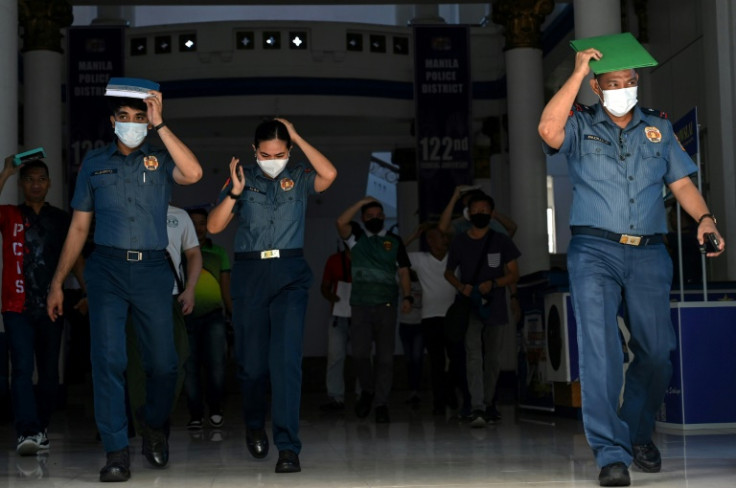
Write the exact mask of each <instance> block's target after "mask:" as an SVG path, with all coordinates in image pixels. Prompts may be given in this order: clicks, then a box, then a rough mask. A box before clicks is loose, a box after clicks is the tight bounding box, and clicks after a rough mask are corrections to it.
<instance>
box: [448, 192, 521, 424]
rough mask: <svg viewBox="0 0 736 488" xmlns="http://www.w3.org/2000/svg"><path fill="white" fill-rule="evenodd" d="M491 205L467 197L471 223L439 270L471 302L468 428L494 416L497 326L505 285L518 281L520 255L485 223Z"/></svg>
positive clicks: (503, 315) (503, 319)
mask: <svg viewBox="0 0 736 488" xmlns="http://www.w3.org/2000/svg"><path fill="white" fill-rule="evenodd" d="M494 207H495V205H494V202H493V199H492V198H491V197H489V196H488V195H485V194H478V195H474V196H473V197H472V198H471V199H470V201H469V202H468V209H469V214H470V222H471V224H473V225H472V227H471V228H470V229H469V230H468V231H467V232H465V233H463V234H459V235H457V236H456V237H455V239H454V240H453V241H452V244H451V246H450V254H449V256H448V258H447V269H446V270H445V279H447V281H449V282H450V284H451V285H452V286H454V287H455V289H456V290H457V292H458V293H460V294H462V295H465V296H466V297H470V299H471V302H472V303H473V306H472V307H471V313H470V319H469V323H468V328H467V331H466V333H465V355H466V364H467V378H468V389H469V390H470V400H471V405H472V412H471V417H470V419H469V420H470V424H471V426H472V427H483V426H485V425H486V423H492V422H493V419H494V418H498V416H497V415H495V413H496V406H495V404H494V401H493V397H494V395H495V392H496V381H497V380H498V374H499V370H500V363H499V355H500V352H501V346H502V344H501V338H502V332H503V329H502V327H501V326H503V325H506V324H507V323H508V313H507V311H506V310H507V308H506V290H505V287H507V286H509V285H511V284H513V283H516V281H517V280H518V279H519V267H518V264H517V262H516V260H517V258H518V257H519V256H520V255H521V253H520V252H519V250H518V249H517V248H516V246H515V245H514V243H513V242H512V241H511V239H510V238H509V237H508V236H505V235H503V234H501V233H499V232H495V231H493V230H492V229H491V228H490V227H489V223H490V221H491V218H492V217H493V210H494Z"/></svg>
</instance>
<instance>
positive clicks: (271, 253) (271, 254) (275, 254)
mask: <svg viewBox="0 0 736 488" xmlns="http://www.w3.org/2000/svg"><path fill="white" fill-rule="evenodd" d="M279 257H281V256H280V255H279V250H278V249H269V250H268V251H261V259H273V258H279Z"/></svg>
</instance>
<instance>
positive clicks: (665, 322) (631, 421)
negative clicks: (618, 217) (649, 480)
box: [567, 235, 676, 467]
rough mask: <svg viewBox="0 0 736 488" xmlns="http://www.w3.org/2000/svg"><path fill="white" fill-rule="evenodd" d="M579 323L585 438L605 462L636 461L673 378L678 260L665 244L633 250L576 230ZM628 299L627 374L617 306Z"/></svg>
mask: <svg viewBox="0 0 736 488" xmlns="http://www.w3.org/2000/svg"><path fill="white" fill-rule="evenodd" d="M567 264H568V270H569V273H570V288H571V293H572V300H573V307H574V310H575V319H576V321H577V323H578V348H579V350H580V382H581V388H582V403H583V405H582V406H583V425H584V428H585V435H586V437H587V439H588V443H589V444H590V447H591V448H592V449H593V452H594V454H595V457H596V461H597V463H598V466H599V467H603V466H605V465H607V464H611V463H614V462H623V463H624V464H627V465H628V464H630V463H631V460H632V448H631V445H632V444H641V443H645V442H647V441H649V440H650V439H651V436H652V432H654V421H655V414H656V412H657V410H658V409H659V407H660V405H661V404H662V399H663V398H664V393H665V390H666V388H667V386H668V385H669V380H670V376H671V375H672V364H671V363H670V353H671V352H672V351H673V350H674V348H675V345H676V342H675V334H674V330H673V328H672V322H671V319H670V287H671V283H672V261H671V260H670V257H669V255H668V254H667V250H666V249H665V246H664V245H662V244H655V245H650V246H643V247H634V246H627V245H623V244H619V243H617V242H613V241H609V240H606V239H602V238H599V237H592V236H584V235H576V236H573V238H572V240H571V241H570V246H569V248H568V255H567ZM622 299H623V304H624V311H625V315H626V317H627V318H628V323H627V326H628V328H629V331H630V332H631V339H630V341H629V349H630V350H631V352H633V353H634V361H633V362H632V363H631V365H630V366H629V369H628V371H627V373H626V388H625V390H624V401H623V404H622V405H621V408H620V409H619V405H618V403H619V395H620V393H621V387H622V385H623V379H624V378H623V351H622V348H621V339H620V337H619V329H618V320H617V318H616V316H617V314H618V311H619V309H620V307H621V305H622Z"/></svg>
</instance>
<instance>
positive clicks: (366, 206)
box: [360, 201, 383, 216]
mask: <svg viewBox="0 0 736 488" xmlns="http://www.w3.org/2000/svg"><path fill="white" fill-rule="evenodd" d="M373 207H378V208H380V209H381V212H383V205H381V202H377V201H373V202H368V203H366V204H364V205H363V206H362V207H360V215H361V216H363V215H365V213H366V211H368V209H369V208H373Z"/></svg>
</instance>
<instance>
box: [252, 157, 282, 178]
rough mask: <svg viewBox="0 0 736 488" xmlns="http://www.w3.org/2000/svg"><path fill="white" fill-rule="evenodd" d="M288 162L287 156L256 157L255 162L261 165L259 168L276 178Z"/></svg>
mask: <svg viewBox="0 0 736 488" xmlns="http://www.w3.org/2000/svg"><path fill="white" fill-rule="evenodd" d="M288 162H289V158H286V159H258V158H256V163H258V166H260V167H261V170H262V171H263V172H264V173H266V174H267V175H268V176H270V177H271V178H276V177H277V176H278V175H279V174H281V172H282V171H283V170H284V168H286V163H288Z"/></svg>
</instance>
